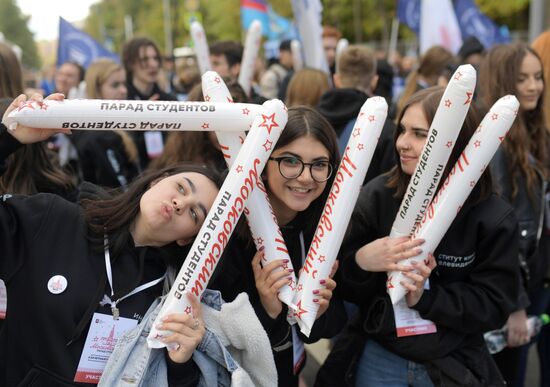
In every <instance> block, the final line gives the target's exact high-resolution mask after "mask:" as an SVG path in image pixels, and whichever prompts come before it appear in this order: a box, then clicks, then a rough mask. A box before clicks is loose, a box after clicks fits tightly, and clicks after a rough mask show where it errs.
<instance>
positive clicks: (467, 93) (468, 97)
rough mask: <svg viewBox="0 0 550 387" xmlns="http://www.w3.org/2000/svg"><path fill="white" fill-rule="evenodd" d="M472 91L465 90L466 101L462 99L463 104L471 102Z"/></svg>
mask: <svg viewBox="0 0 550 387" xmlns="http://www.w3.org/2000/svg"><path fill="white" fill-rule="evenodd" d="M473 94H474V93H472V92H470V91H467V92H466V101H464V105H468V104H469V103H472V95H473Z"/></svg>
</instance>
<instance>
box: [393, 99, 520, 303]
mask: <svg viewBox="0 0 550 387" xmlns="http://www.w3.org/2000/svg"><path fill="white" fill-rule="evenodd" d="M518 108H519V102H518V100H517V99H516V97H514V96H511V95H507V96H505V97H502V98H501V99H499V100H498V101H497V102H496V103H495V104H494V105H493V106H492V107H491V110H490V111H489V113H487V115H486V116H485V118H484V119H483V121H482V122H481V124H480V125H479V127H478V128H477V130H476V132H475V133H474V135H473V136H472V138H471V139H470V141H469V142H468V145H467V146H466V148H464V151H463V152H462V154H461V155H460V157H459V158H458V161H457V162H456V163H455V165H454V167H453V169H451V171H450V173H449V175H448V176H447V178H446V179H445V182H444V183H443V184H442V186H441V188H440V189H439V191H438V192H437V196H436V197H435V198H434V200H433V201H432V202H431V204H430V206H429V207H428V209H427V211H426V212H425V213H424V216H423V217H422V220H421V221H420V223H419V225H418V226H417V228H416V230H415V231H414V235H413V238H422V239H424V240H425V241H426V242H424V245H423V246H422V251H423V253H422V254H420V255H418V256H416V257H412V258H409V259H406V260H403V261H401V264H405V265H409V264H410V261H411V260H417V261H418V260H421V259H422V260H425V259H427V257H428V253H433V252H434V251H435V249H436V247H437V245H438V244H439V242H440V241H441V239H442V238H443V236H444V235H445V233H446V232H447V230H448V229H449V227H450V226H451V223H452V222H453V220H454V218H455V217H456V215H457V214H458V212H459V211H460V209H461V208H462V205H463V204H464V202H465V201H466V199H467V198H468V195H469V194H470V192H471V191H472V189H473V188H474V187H475V185H476V183H477V181H478V180H479V178H480V177H481V174H482V173H483V171H484V170H485V168H487V166H488V165H489V162H490V161H491V159H492V158H493V155H494V154H495V152H496V151H497V149H498V147H499V145H500V143H501V142H502V141H503V140H504V137H505V136H506V133H507V132H508V130H509V129H510V127H511V126H512V123H513V122H514V119H515V118H516V115H517V110H518ZM405 281H409V279H408V278H407V277H405V276H404V275H403V274H402V273H401V272H393V273H392V275H391V276H390V277H389V278H388V282H387V287H388V292H389V294H390V298H391V300H392V303H393V304H396V303H397V302H398V301H399V300H401V299H402V298H403V297H404V296H405V294H406V289H405V288H404V287H403V286H401V285H399V286H398V284H399V283H400V282H405ZM409 282H410V281H409Z"/></svg>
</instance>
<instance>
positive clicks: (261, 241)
mask: <svg viewBox="0 0 550 387" xmlns="http://www.w3.org/2000/svg"><path fill="white" fill-rule="evenodd" d="M256 241H257V242H258V244H259V245H260V246H261V245H263V244H264V240H263V239H262V237H258V239H256Z"/></svg>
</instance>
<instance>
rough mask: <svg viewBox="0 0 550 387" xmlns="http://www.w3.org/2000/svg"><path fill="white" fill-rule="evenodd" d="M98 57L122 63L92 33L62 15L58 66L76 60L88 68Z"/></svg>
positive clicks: (60, 19)
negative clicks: (80, 28)
mask: <svg viewBox="0 0 550 387" xmlns="http://www.w3.org/2000/svg"><path fill="white" fill-rule="evenodd" d="M98 58H108V59H112V60H114V61H115V62H117V63H120V59H119V57H118V55H116V54H114V53H112V52H111V51H109V50H107V49H106V48H105V47H103V46H102V45H101V44H99V42H98V41H97V40H95V39H94V38H92V37H91V36H90V35H88V34H87V33H85V32H82V31H80V30H79V29H78V28H75V27H74V26H73V25H72V24H71V23H69V22H68V21H66V20H65V19H63V18H62V17H60V18H59V42H58V46H57V66H58V67H59V66H60V65H62V64H63V63H65V62H67V61H74V62H77V63H79V64H80V65H82V67H84V68H85V69H86V68H88V66H89V65H90V63H92V62H93V61H95V60H96V59H98Z"/></svg>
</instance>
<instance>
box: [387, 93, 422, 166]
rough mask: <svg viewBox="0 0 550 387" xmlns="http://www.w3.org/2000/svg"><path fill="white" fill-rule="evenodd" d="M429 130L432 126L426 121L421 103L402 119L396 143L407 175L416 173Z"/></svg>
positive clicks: (415, 105) (413, 106)
mask: <svg viewBox="0 0 550 387" xmlns="http://www.w3.org/2000/svg"><path fill="white" fill-rule="evenodd" d="M429 128H430V124H429V123H428V121H427V120H426V116H425V114H424V111H423V110H422V106H421V105H420V104H419V103H416V104H413V105H411V106H409V107H408V108H407V110H406V111H405V113H404V114H403V117H402V118H401V122H400V124H399V127H398V130H399V135H398V136H397V141H396V143H395V147H396V149H397V153H398V154H399V162H400V164H401V169H402V170H403V172H404V173H405V174H407V175H412V174H413V173H414V170H415V168H416V164H418V160H419V157H420V155H421V154H422V149H423V148H424V144H425V143H426V138H427V136H428V129H429Z"/></svg>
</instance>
